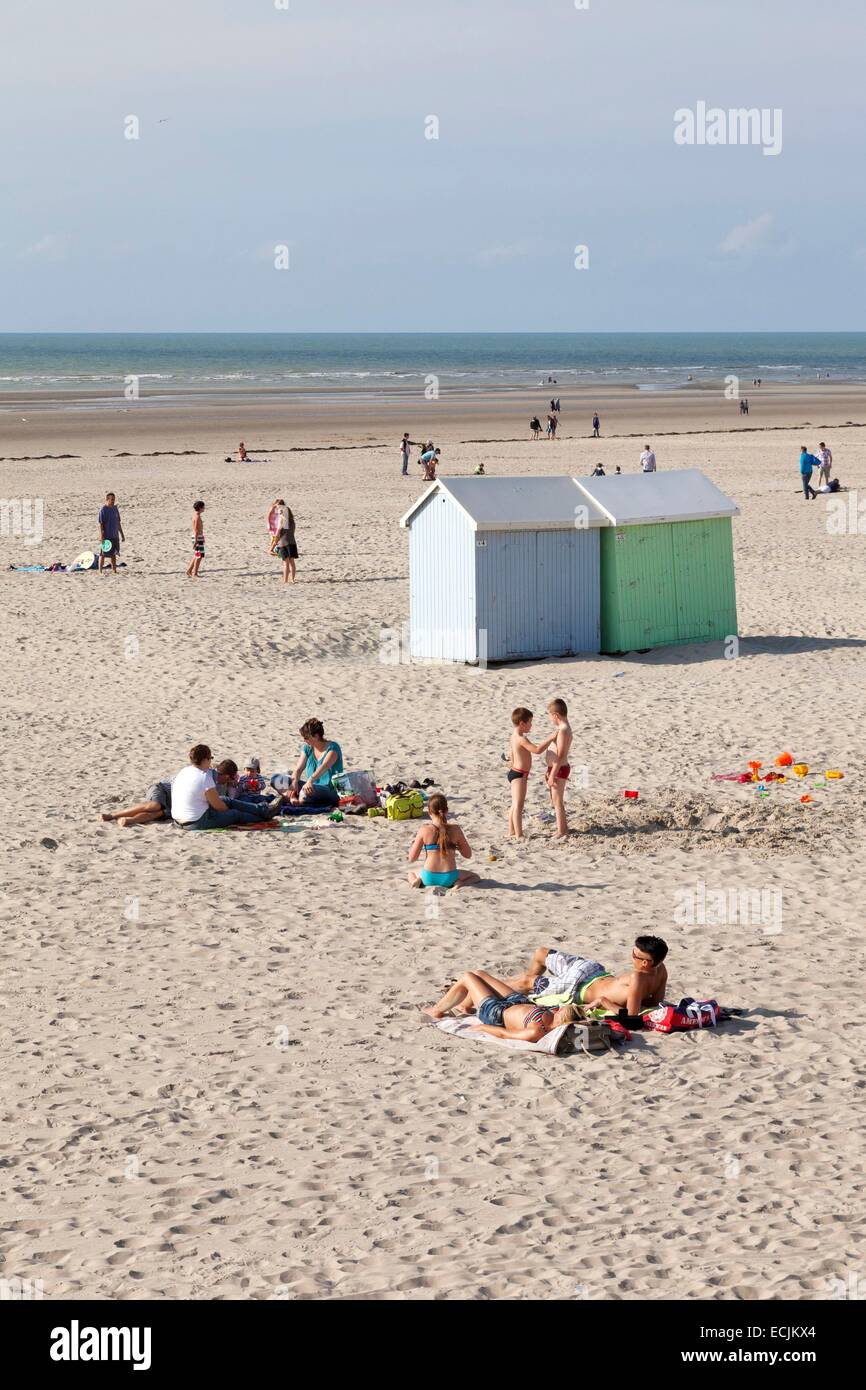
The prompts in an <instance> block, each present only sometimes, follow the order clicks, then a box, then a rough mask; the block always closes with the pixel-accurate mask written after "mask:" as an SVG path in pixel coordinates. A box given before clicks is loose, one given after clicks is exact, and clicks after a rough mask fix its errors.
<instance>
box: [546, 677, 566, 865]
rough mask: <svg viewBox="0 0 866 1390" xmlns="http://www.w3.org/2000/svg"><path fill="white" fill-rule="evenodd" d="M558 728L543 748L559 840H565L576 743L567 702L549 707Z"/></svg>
mask: <svg viewBox="0 0 866 1390" xmlns="http://www.w3.org/2000/svg"><path fill="white" fill-rule="evenodd" d="M547 713H548V714H549V715H550V719H551V723H552V724H553V727H554V734H553V737H552V738H549V739H547V741H546V742H545V743H544V744H543V745H542V746H543V747H544V749H545V750H546V752H547V772H546V774H545V778H544V780H545V782H546V783H547V790H548V791H549V792H550V800H551V802H552V804H553V810H554V813H555V815H556V834H557V838H558V839H560V840H564V839H565V838H566V836H567V835H568V818H567V816H566V814H565V784H566V782H567V781H568V777H569V774H570V772H571V765H570V763H569V761H568V755H569V750H570V749H571V745H572V742H573V740H574V734H573V733H572V729H571V725H570V724H569V722H568V705H567V704H566V703H565V701H564V700H551V702H550V704H549V705H548V706H547Z"/></svg>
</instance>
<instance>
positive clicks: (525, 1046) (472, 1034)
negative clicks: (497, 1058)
mask: <svg viewBox="0 0 866 1390" xmlns="http://www.w3.org/2000/svg"><path fill="white" fill-rule="evenodd" d="M430 1021H431V1023H434V1024H435V1025H436V1027H437V1028H441V1029H442V1032H443V1033H450V1034H451V1036H452V1037H454V1038H468V1039H469V1041H470V1042H488V1043H496V1044H497V1045H498V1046H499V1047H508V1048H510V1049H511V1051H512V1052H546V1053H548V1054H549V1055H550V1056H551V1057H555V1056H556V1054H557V1053H558V1052H561V1051H562V1049H563V1048H564V1047H565V1045H566V1043H567V1041H568V1040H567V1039H566V1036H565V1035H566V1033H568V1032H569V1031H570V1030H571V1029H572V1027H573V1025H572V1024H571V1023H563V1024H561V1026H560V1027H559V1028H554V1029H553V1030H552V1031H551V1032H550V1033H545V1035H544V1037H543V1038H539V1040H538V1042H534V1043H531V1042H524V1041H523V1039H522V1038H494V1037H493V1035H492V1034H491V1033H482V1031H481V1029H480V1028H477V1027H476V1026H475V1024H476V1022H477V1020H476V1019H475V1015H474V1014H473V1015H472V1017H471V1018H439V1019H436V1018H434V1019H431V1020H430Z"/></svg>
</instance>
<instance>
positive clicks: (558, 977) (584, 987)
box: [506, 936, 668, 1014]
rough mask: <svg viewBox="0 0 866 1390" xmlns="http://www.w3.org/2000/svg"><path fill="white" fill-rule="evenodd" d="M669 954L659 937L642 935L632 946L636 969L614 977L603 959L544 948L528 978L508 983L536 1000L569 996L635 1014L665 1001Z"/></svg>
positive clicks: (523, 976) (583, 1001)
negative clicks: (664, 962) (602, 962)
mask: <svg viewBox="0 0 866 1390" xmlns="http://www.w3.org/2000/svg"><path fill="white" fill-rule="evenodd" d="M667 953H668V948H667V943H666V942H664V941H662V939H661V937H660V936H639V937H638V938H637V939H636V941H635V943H634V946H633V947H632V953H631V959H632V968H631V970H626V971H624V972H623V973H622V974H621V975H611V974H610V972H609V971H607V970H605V968H604V966H603V965H600V964H599V962H598V961H592V960H588V959H586V958H585V957H583V956H574V955H570V954H569V953H568V952H567V951H555V950H551V949H550V947H549V946H539V948H538V950H537V951H536V952H535V955H534V956H533V957H532V960H531V961H530V963H529V967H528V969H527V970H526V972H525V974H523V975H518V976H515V978H514V979H513V980H508V981H506V983H507V984H508V985H509V986H510V987H511V988H512V989H514V990H523V991H525V992H526V993H527V994H528V995H530V996H532V997H533V998H534V997H538V998H546V997H548V996H549V995H564V994H570V995H571V996H572V998H573V999H574V1001H575V1003H577V1004H595V1005H596V1006H597V1007H601V1008H605V1009H613V1010H614V1011H615V1012H618V1011H619V1010H620V1009H625V1010H626V1012H627V1013H630V1014H636V1013H639V1012H640V1010H641V1009H647V1008H653V1007H654V1006H655V1005H656V1004H660V1003H661V1002H662V1000H663V999H664V997H665V990H666V989H667V983H668V972H667V967H666V966H665V965H663V964H662V962H663V961H664V959H665V957H666V955H667Z"/></svg>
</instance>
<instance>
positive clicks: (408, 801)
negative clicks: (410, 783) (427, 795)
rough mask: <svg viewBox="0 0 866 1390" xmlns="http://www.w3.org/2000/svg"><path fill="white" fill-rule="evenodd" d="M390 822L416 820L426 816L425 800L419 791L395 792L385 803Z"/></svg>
mask: <svg viewBox="0 0 866 1390" xmlns="http://www.w3.org/2000/svg"><path fill="white" fill-rule="evenodd" d="M385 814H386V815H387V817H388V819H389V820H415V819H416V818H417V817H418V816H423V814H424V798H423V796H422V795H421V793H420V792H419V791H412V792H393V793H392V794H391V796H389V797H388V800H387V801H386V802H385Z"/></svg>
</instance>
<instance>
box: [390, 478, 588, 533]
mask: <svg viewBox="0 0 866 1390" xmlns="http://www.w3.org/2000/svg"><path fill="white" fill-rule="evenodd" d="M593 481H598V480H597V479H593ZM602 481H603V479H602ZM436 493H440V494H441V495H442V496H443V497H448V498H450V499H451V501H452V502H453V503H454V504H455V505H456V506H457V507H459V508H460V510H461V511H462V512H463V513H464V514H465V515H466V516H467V517H468V519H469V521H470V522H471V524H472V527H473V529H474V530H476V531H565V530H568V529H569V528H572V527H583V528H585V527H587V526H590V527H592V526H609V525H610V520H609V518H608V517H607V516H606V514H605V513H604V511H603V510H602V509H601V508H599V507H598V506H597V505H596V503H595V502H594V500H593V499H592V498H591V497H587V496H584V495H582V494H581V492H580V491H579V490H578V488H577V487H575V481H574V479H572V478H568V477H564V476H563V477H553V478H540V477H538V476H530V477H497V478H491V477H487V476H484V477H475V476H472V477H466V478H437V480H436V482H435V483H431V485H430V487H429V488H427V490H426V491H425V492H423V493H422V494H421V496H420V497H419V498H418V500H417V502H415V504H414V506H412V507H410V509H409V511H408V512H406V515H405V516H403V517H401V519H400V525H401V526H409V525H410V524H411V521H412V518H413V517H414V516H416V515H417V513H418V512H419V511H420V510H421V508H422V507H424V506H425V505H426V504H427V502H428V501H429V499H430V498H431V497H433V496H434V494H436ZM579 507H585V508H586V510H587V513H588V515H579V514H578V510H577V509H578V508H579Z"/></svg>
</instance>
